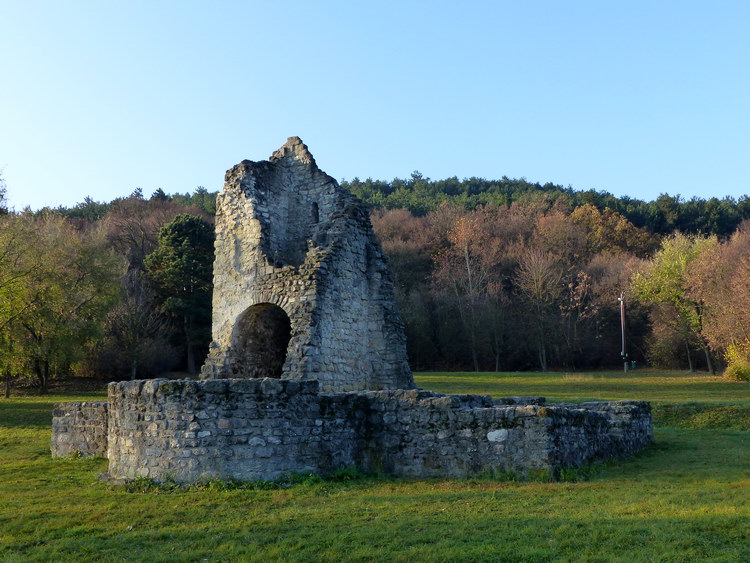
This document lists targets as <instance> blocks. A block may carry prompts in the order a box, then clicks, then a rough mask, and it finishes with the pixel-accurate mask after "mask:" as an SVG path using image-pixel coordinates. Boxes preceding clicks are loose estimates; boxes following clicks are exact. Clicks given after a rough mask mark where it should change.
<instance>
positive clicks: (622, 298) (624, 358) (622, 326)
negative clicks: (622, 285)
mask: <svg viewBox="0 0 750 563" xmlns="http://www.w3.org/2000/svg"><path fill="white" fill-rule="evenodd" d="M617 300H618V301H619V302H620V333H621V334H622V350H621V351H620V356H621V357H622V363H623V367H624V369H625V372H626V373H627V371H628V353H627V352H626V351H625V292H624V291H621V292H620V297H618V298H617Z"/></svg>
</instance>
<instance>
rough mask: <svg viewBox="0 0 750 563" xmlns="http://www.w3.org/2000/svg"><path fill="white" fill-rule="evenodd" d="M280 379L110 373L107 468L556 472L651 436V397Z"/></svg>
mask: <svg viewBox="0 0 750 563" xmlns="http://www.w3.org/2000/svg"><path fill="white" fill-rule="evenodd" d="M533 402H536V403H539V402H540V401H517V400H504V401H493V400H492V399H491V398H489V397H484V396H474V395H440V394H437V393H432V392H428V391H421V390H384V391H365V392H348V393H320V392H318V384H317V382H314V381H293V380H278V379H249V380H215V381H210V380H209V381H201V382H195V381H168V380H149V381H145V382H144V381H135V382H123V383H112V384H110V386H109V405H110V418H109V446H108V457H109V461H110V465H109V473H110V475H111V476H112V477H114V478H117V479H133V478H136V477H149V478H154V479H167V478H171V479H174V480H176V481H178V482H191V481H195V480H197V479H201V478H235V479H243V480H254V479H276V478H279V477H281V476H284V475H288V474H291V473H301V472H315V473H322V474H325V473H330V472H333V471H336V470H338V469H342V468H346V467H352V466H353V467H357V468H359V469H361V470H363V471H375V472H383V473H386V474H390V475H409V476H438V475H454V476H463V475H471V474H476V473H482V472H485V471H511V472H515V473H521V474H524V473H528V472H530V471H536V470H544V471H550V472H551V473H555V472H557V471H558V470H559V469H560V468H562V467H571V466H572V467H576V466H581V465H583V464H586V463H589V462H591V461H594V460H597V459H606V458H610V457H617V456H620V455H626V454H629V453H632V452H633V451H637V450H639V449H641V448H643V447H645V446H647V445H648V444H649V443H650V440H651V415H650V409H649V407H648V404H647V403H639V402H623V403H595V404H591V405H588V406H581V405H571V406H563V407H561V406H544V405H540V404H531V403H533Z"/></svg>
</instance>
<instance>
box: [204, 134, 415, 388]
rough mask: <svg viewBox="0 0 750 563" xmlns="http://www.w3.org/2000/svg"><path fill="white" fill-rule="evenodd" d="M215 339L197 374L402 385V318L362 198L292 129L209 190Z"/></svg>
mask: <svg viewBox="0 0 750 563" xmlns="http://www.w3.org/2000/svg"><path fill="white" fill-rule="evenodd" d="M213 300H214V301H213V328H212V331H213V342H212V343H211V348H210V353H209V357H208V359H207V361H206V364H205V365H204V367H203V371H202V377H203V378H207V379H214V378H227V377H231V378H246V377H250V378H252V377H281V378H284V379H296V380H316V381H318V382H320V385H321V389H323V390H324V391H352V390H363V389H399V388H400V389H410V388H413V387H414V382H413V379H412V377H411V372H410V370H409V367H408V363H407V359H406V343H405V337H404V331H403V323H402V321H401V318H400V317H399V315H398V312H397V311H396V310H395V308H394V305H393V301H394V295H393V284H392V282H391V279H390V275H389V273H388V270H387V266H386V258H385V256H384V254H383V252H382V250H381V248H380V244H379V243H378V241H377V239H376V237H375V235H374V233H373V230H372V226H371V224H370V220H369V215H368V211H367V209H366V208H365V207H364V205H363V204H362V203H361V202H359V201H358V200H357V199H356V198H355V197H353V196H352V195H351V194H349V193H347V192H346V191H345V190H343V189H342V188H341V187H340V186H339V185H338V183H337V182H336V181H335V180H334V179H333V178H332V177H330V176H328V175H327V174H326V173H324V172H323V171H321V170H320V169H319V168H318V166H317V165H316V163H315V160H314V159H313V157H312V155H311V154H310V153H309V151H308V150H307V147H306V146H305V145H304V144H303V143H302V141H301V140H300V139H299V138H297V137H291V138H290V139H289V140H288V141H287V143H286V144H285V145H284V146H282V147H281V148H280V149H279V150H278V151H276V152H275V153H274V154H273V155H272V156H271V158H270V159H269V160H268V161H261V162H252V161H248V160H245V161H243V162H241V163H240V164H238V165H237V166H235V167H233V168H232V169H230V170H229V171H228V172H227V174H226V182H225V184H224V190H223V191H222V193H220V194H219V196H218V198H217V215H216V259H215V262H214V296H213Z"/></svg>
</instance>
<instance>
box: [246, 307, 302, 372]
mask: <svg viewBox="0 0 750 563" xmlns="http://www.w3.org/2000/svg"><path fill="white" fill-rule="evenodd" d="M290 336H291V323H290V322H289V317H288V316H287V314H286V313H285V312H284V310H283V309H282V308H281V307H279V306H278V305H274V304H272V303H260V304H258V305H253V306H252V307H248V308H247V310H246V311H245V312H244V313H242V315H240V317H239V319H238V320H237V324H236V325H235V328H234V338H233V345H232V348H233V352H234V354H233V355H234V362H233V366H232V371H233V372H234V375H235V377H240V378H255V377H281V371H282V369H283V367H284V360H286V350H287V346H288V345H289V338H290Z"/></svg>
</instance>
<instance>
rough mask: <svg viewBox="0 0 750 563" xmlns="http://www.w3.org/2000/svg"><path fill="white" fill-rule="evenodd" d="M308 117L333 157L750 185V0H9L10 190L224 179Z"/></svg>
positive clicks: (566, 176) (25, 198)
mask: <svg viewBox="0 0 750 563" xmlns="http://www.w3.org/2000/svg"><path fill="white" fill-rule="evenodd" d="M291 135H299V136H300V137H302V139H303V140H304V141H305V143H307V145H308V146H309V147H310V150H311V151H312V153H313V154H314V155H315V157H316V159H317V161H318V163H319V164H320V166H321V167H322V168H323V169H324V170H325V171H326V172H328V173H329V174H331V175H332V176H334V177H337V178H339V179H343V178H346V179H351V178H353V177H355V176H359V177H360V178H366V177H372V178H378V179H391V178H393V177H408V176H409V174H410V173H411V172H412V171H414V170H419V171H420V172H422V174H424V175H425V176H428V177H430V178H433V179H439V178H444V177H448V176H454V175H455V176H458V177H459V178H463V177H469V176H479V177H485V178H499V177H501V176H503V175H505V176H509V177H525V178H526V179H527V180H530V181H540V182H547V181H550V182H555V183H559V184H563V185H568V184H570V185H572V186H573V187H574V188H577V189H589V188H594V189H600V190H607V191H610V192H612V193H614V194H616V195H630V196H632V197H638V198H642V199H647V200H650V199H653V198H655V197H656V196H658V195H659V193H662V192H668V193H670V194H681V195H682V196H683V197H686V198H689V197H692V196H699V197H710V196H714V195H716V196H724V195H732V196H740V195H743V194H745V193H748V192H750V185H749V184H748V182H749V181H750V150H749V149H750V2H747V1H737V2H727V1H719V0H717V1H713V2H708V1H702V2H690V1H675V2H666V1H658V2H655V1H653V0H649V1H645V2H640V1H632V0H631V1H627V2H608V1H601V0H598V1H592V2H577V1H575V0H570V1H566V2H563V1H550V2H535V1H521V0H518V1H515V2H500V1H496V2H470V1H467V2H458V1H456V0H452V1H448V2H437V1H433V2H426V1H425V2H408V1H405V0H402V1H400V2H388V1H379V2H359V1H351V0H349V1H344V2H326V1H324V0H318V1H305V2H294V1H290V0H284V1H277V2H261V1H258V2H249V1H248V2H236V3H232V2H221V1H214V2H206V1H202V2H188V1H181V2H165V1H156V0H150V1H147V2H138V1H130V0H129V1H128V2H114V1H113V2H109V1H106V2H102V1H97V2H84V1H76V2H61V1H59V0H56V1H54V2H37V1H32V0H18V1H10V0H0V168H2V169H3V176H4V177H5V179H6V181H7V185H8V192H9V195H10V199H11V205H12V206H14V207H15V208H16V209H17V210H19V209H21V208H23V207H24V206H26V205H30V206H31V207H32V208H38V207H41V206H44V205H53V206H54V205H59V204H64V205H72V204H74V203H76V202H79V201H81V200H82V199H83V198H84V197H85V196H87V195H88V196H91V197H93V198H94V199H96V200H110V199H112V198H114V197H117V196H124V195H127V194H129V193H131V192H132V191H133V190H134V189H135V188H136V187H140V188H142V189H143V192H144V194H146V195H147V196H148V195H150V194H151V193H152V192H153V191H154V190H155V189H156V188H159V187H161V188H162V189H164V190H165V191H167V192H176V191H180V192H185V191H192V190H194V189H195V187H196V186H199V185H202V186H205V187H206V188H208V189H210V190H216V189H220V188H221V185H222V182H223V175H224V171H225V170H226V169H227V168H229V167H230V166H232V165H234V164H236V163H237V162H239V161H240V160H242V159H244V158H249V159H251V160H262V159H265V158H267V157H268V156H269V155H270V154H271V152H273V151H274V150H275V149H276V148H278V147H279V146H280V145H281V144H282V143H283V142H284V141H285V140H286V138H287V137H288V136H291Z"/></svg>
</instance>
